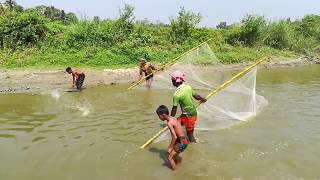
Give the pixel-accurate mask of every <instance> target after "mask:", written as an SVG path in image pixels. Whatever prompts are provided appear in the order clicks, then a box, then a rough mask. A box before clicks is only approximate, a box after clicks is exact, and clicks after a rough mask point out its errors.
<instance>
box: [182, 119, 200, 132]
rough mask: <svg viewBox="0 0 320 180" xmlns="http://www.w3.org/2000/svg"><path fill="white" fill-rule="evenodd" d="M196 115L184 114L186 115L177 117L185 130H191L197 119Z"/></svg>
mask: <svg viewBox="0 0 320 180" xmlns="http://www.w3.org/2000/svg"><path fill="white" fill-rule="evenodd" d="M197 118H198V116H197V115H194V116H186V115H181V116H179V117H178V121H180V122H181V124H182V125H184V126H185V127H186V129H187V131H191V130H193V129H194V125H195V123H196V121H197Z"/></svg>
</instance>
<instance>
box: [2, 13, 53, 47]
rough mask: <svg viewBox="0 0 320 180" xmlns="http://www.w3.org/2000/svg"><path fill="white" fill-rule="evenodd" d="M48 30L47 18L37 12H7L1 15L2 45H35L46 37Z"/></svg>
mask: <svg viewBox="0 0 320 180" xmlns="http://www.w3.org/2000/svg"><path fill="white" fill-rule="evenodd" d="M46 30H47V29H46V26H45V19H44V18H43V17H41V16H38V15H37V14H36V13H33V12H23V13H20V12H15V11H12V12H10V13H6V14H5V15H3V16H0V34H1V35H0V47H1V48H10V49H16V48H17V47H23V46H34V45H35V44H36V43H37V42H39V41H42V40H43V39H44V37H45V33H46Z"/></svg>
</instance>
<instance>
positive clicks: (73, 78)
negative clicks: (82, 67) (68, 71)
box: [72, 74, 75, 84]
mask: <svg viewBox="0 0 320 180" xmlns="http://www.w3.org/2000/svg"><path fill="white" fill-rule="evenodd" d="M74 83H75V77H74V74H72V84H74Z"/></svg>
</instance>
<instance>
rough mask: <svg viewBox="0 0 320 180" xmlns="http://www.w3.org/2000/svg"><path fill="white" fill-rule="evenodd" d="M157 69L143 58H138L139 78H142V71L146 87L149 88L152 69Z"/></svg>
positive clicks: (151, 79)
mask: <svg viewBox="0 0 320 180" xmlns="http://www.w3.org/2000/svg"><path fill="white" fill-rule="evenodd" d="M152 70H157V69H156V68H155V67H154V66H153V65H152V64H150V63H148V62H147V60H145V59H140V66H139V71H140V72H139V74H140V76H139V78H140V79H141V78H142V75H143V73H144V76H145V77H146V84H147V87H148V89H150V88H151V84H152V81H153V71H152Z"/></svg>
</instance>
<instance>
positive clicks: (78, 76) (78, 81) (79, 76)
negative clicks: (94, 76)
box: [66, 67, 86, 91]
mask: <svg viewBox="0 0 320 180" xmlns="http://www.w3.org/2000/svg"><path fill="white" fill-rule="evenodd" d="M66 71H67V73H68V74H72V84H73V86H74V85H76V87H77V90H79V91H81V89H82V84H83V81H84V78H85V77H86V76H85V75H84V74H83V73H82V72H80V71H79V70H77V69H74V70H72V69H71V67H67V69H66Z"/></svg>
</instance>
